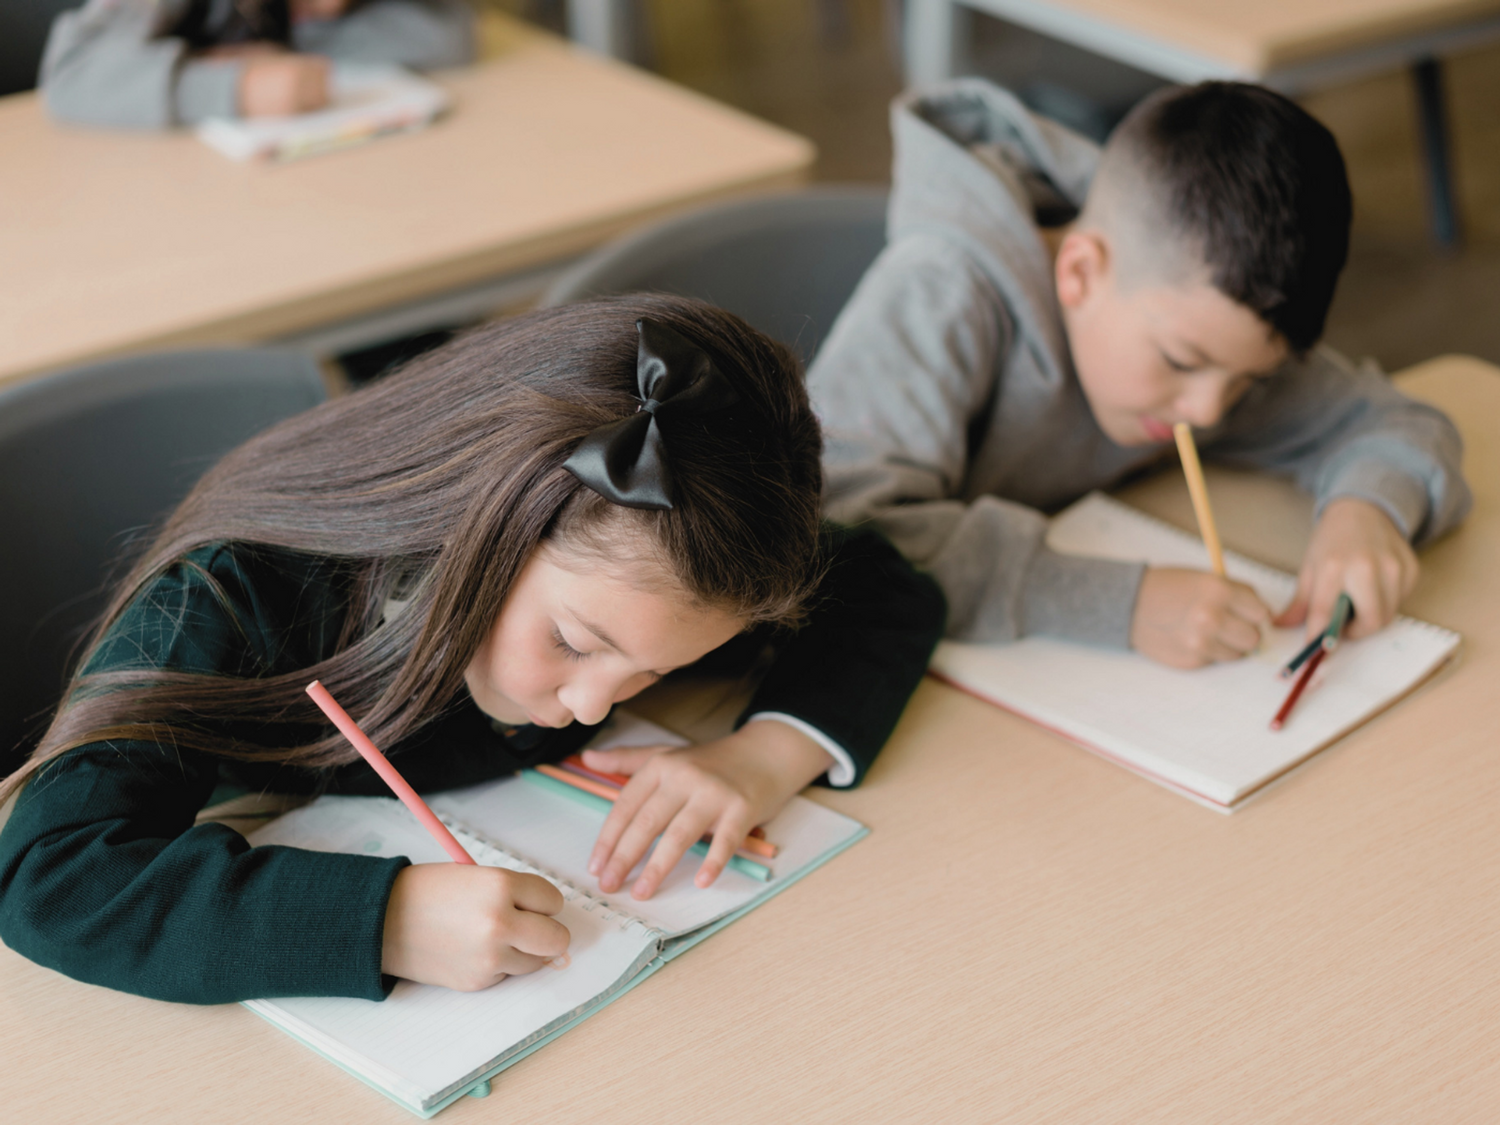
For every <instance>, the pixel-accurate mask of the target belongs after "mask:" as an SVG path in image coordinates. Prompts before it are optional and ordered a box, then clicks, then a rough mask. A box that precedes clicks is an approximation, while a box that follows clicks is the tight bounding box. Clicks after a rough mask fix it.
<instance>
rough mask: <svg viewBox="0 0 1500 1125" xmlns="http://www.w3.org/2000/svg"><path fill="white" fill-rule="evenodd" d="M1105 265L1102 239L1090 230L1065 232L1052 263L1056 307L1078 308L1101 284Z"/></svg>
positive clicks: (1105, 249) (1106, 251)
mask: <svg viewBox="0 0 1500 1125" xmlns="http://www.w3.org/2000/svg"><path fill="white" fill-rule="evenodd" d="M1109 265H1110V253H1109V246H1108V245H1107V244H1106V243H1105V241H1104V238H1103V236H1101V235H1100V234H1098V233H1097V232H1096V231H1092V230H1074V231H1069V232H1068V233H1067V235H1066V236H1064V238H1063V240H1062V244H1061V245H1060V246H1059V247H1058V248H1057V259H1056V261H1055V262H1054V263H1053V276H1054V279H1055V282H1056V285H1057V300H1058V303H1059V304H1060V305H1062V307H1063V308H1065V309H1072V310H1077V309H1079V308H1081V307H1082V306H1083V305H1084V304H1086V303H1087V302H1088V299H1089V298H1090V297H1091V296H1093V295H1094V294H1095V293H1096V292H1098V290H1099V288H1100V286H1101V285H1102V284H1103V283H1104V281H1105V278H1106V275H1107V274H1108V271H1109Z"/></svg>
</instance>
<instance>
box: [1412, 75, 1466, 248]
mask: <svg viewBox="0 0 1500 1125" xmlns="http://www.w3.org/2000/svg"><path fill="white" fill-rule="evenodd" d="M1411 73H1412V82H1413V84H1414V85H1415V86H1416V89H1417V115H1418V118H1419V121H1420V125H1421V130H1422V159H1423V165H1424V167H1425V169H1426V172H1427V201H1428V217H1429V221H1430V222H1431V224H1432V238H1433V241H1434V242H1436V243H1437V244H1438V246H1439V247H1441V248H1442V249H1444V250H1452V249H1456V248H1457V247H1458V243H1459V237H1460V234H1459V225H1458V202H1457V200H1456V199H1455V197H1454V191H1453V151H1452V145H1451V143H1450V141H1449V137H1448V111H1447V104H1446V102H1445V100H1444V98H1443V64H1442V62H1441V60H1439V59H1435V58H1426V59H1422V60H1421V61H1420V62H1418V63H1416V64H1415V65H1414V66H1413V67H1412V72H1411Z"/></svg>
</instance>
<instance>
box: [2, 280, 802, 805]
mask: <svg viewBox="0 0 1500 1125" xmlns="http://www.w3.org/2000/svg"><path fill="white" fill-rule="evenodd" d="M641 317H651V318H653V319H655V320H658V321H660V322H662V323H664V324H666V325H667V326H669V327H671V328H673V329H675V330H676V331H677V332H678V333H680V334H681V335H682V336H683V337H685V338H686V339H687V340H689V341H690V342H692V343H693V344H696V345H697V346H699V347H701V348H702V349H704V350H705V351H706V352H707V353H708V354H709V356H710V357H711V358H712V360H713V362H714V363H715V365H716V366H718V368H719V369H720V370H721V371H722V372H723V373H724V375H725V376H726V377H727V378H728V379H729V380H730V381H731V382H732V383H733V385H734V387H735V389H736V390H737V391H738V392H739V395H740V401H739V403H738V404H736V405H735V406H732V407H729V408H727V409H723V410H717V411H713V412H710V413H707V414H703V415H699V416H695V417H692V418H688V419H683V420H681V421H677V422H676V423H674V425H673V426H672V427H671V428H670V429H669V430H667V431H666V432H665V433H664V438H665V441H666V444H667V450H668V455H669V456H670V458H671V462H672V468H673V479H674V490H675V496H674V506H673V508H672V509H670V510H666V511H641V510H636V509H629V508H622V507H619V506H617V505H614V504H611V503H609V502H608V501H606V500H605V499H604V498H603V497H601V496H599V495H598V494H596V493H594V492H593V491H591V490H590V489H588V488H586V487H584V486H583V485H582V484H580V483H579V481H578V480H577V479H576V478H575V477H574V476H573V475H572V474H571V473H569V472H567V471H566V470H565V469H564V468H563V467H562V466H563V462H564V461H565V460H566V459H567V458H568V456H569V454H570V453H571V452H572V451H573V449H574V448H575V447H576V446H577V445H578V443H579V442H580V441H581V440H582V439H583V437H584V436H585V435H587V434H588V433H589V432H590V431H592V430H594V429H595V428H596V427H598V426H601V425H603V424H605V423H608V422H611V421H613V420H616V419H618V418H621V417H624V416H625V415H627V414H629V413H631V412H633V411H634V410H636V409H637V407H638V405H639V403H638V400H637V398H636V397H635V391H636V340H637V334H636V327H635V322H636V321H637V319H639V318H641ZM820 452H821V438H820V436H819V431H818V426H817V422H816V420H815V419H814V417H813V414H812V412H811V410H810V408H809V406H808V401H807V394H806V391H805V390H804V388H803V384H802V379H801V372H800V370H799V367H798V364H797V360H796V358H795V357H794V356H793V355H792V353H791V352H790V351H788V350H787V349H786V348H784V347H783V346H781V345H780V344H778V343H776V342H774V341H772V340H770V339H769V338H767V337H766V336H764V335H762V334H760V333H759V332H756V331H755V330H754V329H752V328H750V327H749V326H748V325H746V324H745V323H744V322H743V321H741V320H739V319H738V318H736V317H734V316H732V315H730V314H729V313H726V312H723V311H721V310H718V309H715V308H712V307H711V306H709V305H706V304H703V303H701V302H698V301H692V300H688V299H685V298H677V297H669V296H664V295H649V294H636V295H632V296H628V297H619V298H608V299H604V300H598V301H591V302H587V303H583V304H577V305H570V306H566V307H564V308H559V309H550V310H544V311H540V312H535V313H531V314H529V315H527V316H523V317H519V318H516V319H513V320H509V321H503V322H500V323H496V324H493V325H490V326H487V327H485V328H481V329H479V330H477V331H475V332H473V333H471V334H469V335H467V336H464V337H462V338H460V339H458V340H456V341H454V342H453V343H451V344H449V345H447V346H446V347H444V348H442V349H440V350H438V351H436V352H433V353H431V354H429V355H428V356H425V357H423V358H422V359H419V360H417V361H416V362H415V363H413V364H412V365H410V366H409V367H407V368H406V369H405V370H403V371H401V372H399V373H397V374H395V375H392V376H390V377H388V378H386V379H384V380H382V381H381V382H379V383H377V384H375V385H374V386H372V387H369V388H367V389H364V390H360V391H357V392H355V393H353V394H351V395H348V396H346V397H343V398H340V399H335V400H333V401H331V402H328V403H325V404H324V405H322V406H319V407H316V408H314V409H313V410H310V411H308V412H306V413H305V414H301V415H298V416H297V417H294V418H291V419H288V420H287V421H285V422H283V423H281V424H279V425H277V426H274V427H272V428H271V429H269V430H267V431H265V432H264V433H262V434H260V435H258V436H257V437H255V438H252V439H251V440H250V441H248V442H246V443H245V444H244V445H242V446H240V447H239V448H238V449H236V450H234V451H233V452H231V453H230V454H229V455H228V456H226V457H225V458H224V459H223V460H222V461H221V462H220V463H219V464H218V465H216V466H215V467H214V468H213V469H212V470H210V471H209V472H208V474H207V475H206V476H204V478H203V479H202V480H201V481H200V482H199V483H198V485H197V487H196V488H194V489H193V491H192V492H191V493H190V494H189V495H188V497H187V499H185V500H184V501H183V502H182V504H181V505H180V506H179V507H178V508H177V510H176V512H174V513H173V515H172V516H171V517H170V519H169V520H168V521H167V524H166V526H165V527H164V528H163V530H162V532H161V534H160V535H159V537H158V538H157V539H156V541H155V542H154V543H153V544H152V545H151V547H150V548H149V549H148V550H147V551H146V552H145V554H144V556H143V557H142V558H141V559H140V560H139V561H138V562H137V563H136V564H135V566H134V568H133V569H132V570H131V571H130V573H129V574H128V576H127V577H126V578H125V579H124V580H123V582H122V583H121V584H120V585H119V587H118V588H117V590H116V591H115V593H114V596H113V598H112V600H111V602H110V604H109V607H108V608H107V610H106V611H105V613H104V616H103V618H102V620H101V621H100V622H99V624H98V626H97V627H96V629H95V631H94V632H93V634H92V635H91V638H90V640H89V643H88V644H87V646H86V647H85V650H84V652H83V654H82V656H81V658H80V661H79V665H78V667H79V668H80V669H82V668H84V667H86V666H87V663H88V660H89V658H90V656H91V655H92V654H93V652H94V651H95V650H96V649H97V648H98V646H99V644H100V641H101V639H102V638H103V637H104V635H105V634H106V632H107V631H108V630H109V629H110V627H111V626H112V625H113V624H114V623H115V622H116V621H118V620H119V618H120V616H121V614H122V613H123V612H124V610H125V609H126V607H127V606H129V605H130V603H131V602H132V601H133V600H134V599H135V598H137V597H138V596H139V595H140V594H141V593H142V592H143V591H144V590H145V589H146V588H147V587H149V586H150V585H151V583H152V582H153V581H154V580H156V579H157V578H158V577H159V576H161V575H162V574H163V573H164V572H165V571H166V570H167V569H168V568H170V567H172V566H174V565H189V563H188V562H186V561H185V558H184V557H185V556H186V555H188V554H189V552H192V551H194V550H195V549H197V548H200V547H203V546H205V545H208V544H215V543H233V544H244V545H248V546H251V547H253V546H255V545H261V546H268V547H274V548H282V549H290V550H293V551H300V552H306V553H308V554H312V555H317V556H325V557H328V558H331V559H334V560H337V561H338V563H339V565H340V566H341V567H342V568H346V569H347V572H348V575H349V582H350V589H351V594H350V596H349V600H348V605H347V609H346V612H345V616H344V620H343V622H342V626H341V631H340V634H339V640H338V642H337V644H336V646H335V651H334V653H333V655H331V656H329V657H328V658H326V659H324V660H322V661H320V662H318V663H315V664H312V665H310V666H308V667H306V668H301V669H298V670H296V671H295V672H292V673H288V674H283V675H267V676H263V677H259V678H255V677H247V678H233V677H226V676H214V675H197V674H190V673H184V672H169V671H163V670H159V669H147V670H143V671H136V670H132V671H122V670H116V671H100V672H93V673H90V674H88V675H83V674H81V673H75V676H74V678H73V680H72V682H71V684H70V685H69V688H68V691H67V693H66V695H65V696H64V704H63V705H62V706H61V707H60V708H59V710H58V712H57V714H56V715H55V716H54V717H53V720H52V723H51V725H50V727H49V728H48V729H47V731H46V733H45V734H44V735H43V737H42V739H41V741H40V743H39V744H38V746H37V748H36V750H35V751H34V752H33V754H32V756H31V758H30V760H29V761H28V762H27V763H26V765H25V766H23V767H22V768H21V769H20V770H18V771H16V772H15V773H14V774H12V775H11V776H10V777H9V778H7V779H5V780H4V781H3V782H0V801H3V800H4V799H5V798H6V797H7V796H9V795H10V794H11V793H12V792H14V791H15V790H16V789H17V788H18V787H19V786H20V785H21V784H23V783H24V781H25V780H26V779H27V778H28V777H30V776H31V775H33V774H34V773H35V772H36V771H37V770H38V769H39V768H40V767H41V766H43V765H44V764H45V763H46V762H48V761H50V760H52V759H54V758H56V757H58V756H59V755H61V754H63V753H66V752H67V751H68V750H70V749H73V748H75V747H78V746H82V745H85V744H88V743H92V742H101V741H118V740H139V741H148V742H156V743H166V744H171V745H176V746H180V747H184V748H192V749H197V750H202V751H206V752H209V753H213V754H218V755H223V756H226V757H234V758H240V759H247V760H259V761H282V762H291V763H296V764H298V765H301V766H306V767H313V768H316V767H326V766H332V765H337V764H341V763H344V762H348V761H351V760H353V758H354V751H353V750H352V749H350V748H349V747H348V746H347V744H346V743H345V742H344V741H343V740H342V739H341V738H340V737H339V736H337V735H336V734H332V733H329V734H326V735H321V736H319V737H317V738H316V739H315V740H313V741H306V740H305V739H306V737H307V736H306V735H305V734H304V735H302V736H301V737H299V738H295V739H292V740H291V741H292V742H293V743H294V744H290V745H289V744H288V741H289V740H288V738H287V732H288V731H289V730H296V729H297V727H298V726H302V729H303V730H304V731H316V732H323V731H326V729H327V728H326V727H324V726H322V725H321V724H320V723H319V721H318V718H317V716H316V712H315V711H314V710H313V709H312V704H311V702H310V701H309V700H308V698H307V697H306V695H305V694H304V692H303V688H304V687H305V685H306V684H307V683H308V681H310V680H312V679H313V678H315V677H316V678H317V679H320V680H322V681H323V682H324V683H325V684H327V685H328V688H329V690H330V691H332V692H333V693H334V695H335V696H337V697H338V698H339V699H340V700H341V701H342V702H343V703H344V705H345V707H346V708H347V709H348V710H349V711H350V713H351V714H352V715H354V717H355V719H356V720H357V721H358V722H359V723H360V724H361V725H362V726H363V727H364V728H365V730H366V731H367V732H368V733H369V734H370V736H371V737H372V738H373V739H374V741H375V742H376V743H377V744H378V745H385V746H393V745H395V744H396V743H397V742H398V741H400V740H401V739H402V738H403V737H405V736H406V735H408V734H410V733H412V732H413V731H415V730H416V729H417V728H419V727H420V726H422V725H423V724H424V723H426V722H428V721H429V720H431V719H432V718H434V717H435V716H437V715H438V714H439V713H441V712H442V710H443V709H444V708H445V707H446V706H448V705H449V704H450V703H451V702H452V701H453V700H454V699H455V697H457V696H458V693H459V690H460V688H461V687H462V685H463V673H464V669H465V667H466V666H467V665H468V663H469V661H470V660H471V659H472V657H473V654H474V652H475V651H476V650H477V649H478V647H479V645H480V643H481V642H482V640H483V638H484V637H485V635H486V634H487V632H488V630H489V629H490V627H491V626H492V624H493V623H494V621H495V619H496V617H497V615H498V614H499V612H500V607H501V605H502V603H503V602H504V601H505V598H506V595H507V594H508V592H509V591H510V589H511V586H512V584H513V583H514V582H515V580H516V577H517V575H518V574H519V573H520V571H521V569H522V567H523V566H524V565H525V564H526V562H527V560H528V559H529V558H530V557H531V555H532V553H533V552H534V551H535V550H536V548H537V546H538V545H539V544H540V543H542V542H543V541H544V540H549V541H554V542H557V543H559V544H561V545H564V546H566V547H569V548H572V549H576V550H581V551H585V552H588V553H590V554H592V555H593V556H596V557H597V556H602V555H606V554H607V555H610V556H611V557H621V554H622V552H623V553H624V554H625V555H630V554H632V553H633V554H634V555H636V556H640V555H642V554H643V553H644V554H647V555H649V556H650V557H652V558H654V559H656V560H658V561H660V562H661V563H662V564H663V565H664V566H665V568H666V572H667V573H668V574H669V575H671V576H672V578H673V579H674V580H675V581H676V582H677V583H678V584H679V585H680V586H681V588H682V589H683V591H685V592H686V593H687V595H688V596H690V597H692V598H693V599H695V600H697V601H699V602H701V603H703V604H706V605H711V606H714V607H717V608H721V609H725V610H727V611H729V612H732V613H733V614H735V615H737V616H739V617H740V618H741V619H742V620H744V621H745V622H746V623H747V624H749V623H752V622H766V621H770V622H779V623H795V621H796V620H797V619H798V618H799V617H800V615H801V613H802V612H803V610H804V608H805V606H806V603H807V601H808V599H809V597H810V596H811V592H812V590H813V588H814V587H815V584H816V582H817V579H818V575H819V573H820V570H819V568H820V562H819V559H818V549H817V527H818V497H819V491H820V485H821V476H820V469H819V454H820ZM205 577H206V575H205ZM210 581H211V580H210ZM395 595H399V596H401V597H402V598H409V599H410V604H409V605H407V607H406V608H405V609H404V610H403V611H402V612H400V613H399V614H397V615H395V616H394V617H393V618H392V619H389V620H387V619H385V618H384V617H383V613H382V611H383V609H384V607H385V605H386V602H387V599H389V598H391V597H392V596H395ZM220 596H221V597H222V592H220ZM248 716H255V717H256V721H257V723H258V724H259V727H258V729H262V730H264V731H265V732H266V737H265V739H264V740H260V739H257V740H256V741H255V742H253V743H252V742H246V741H237V740H235V739H234V738H232V737H230V736H228V735H226V734H225V733H224V731H225V729H226V724H228V723H231V722H233V721H235V720H244V719H245V718H246V717H248ZM304 724H306V726H303V725H304ZM278 733H279V736H278Z"/></svg>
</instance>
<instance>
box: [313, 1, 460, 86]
mask: <svg viewBox="0 0 1500 1125" xmlns="http://www.w3.org/2000/svg"><path fill="white" fill-rule="evenodd" d="M295 34H296V45H297V49H298V50H299V51H308V52H311V53H314V54H319V55H328V56H330V57H332V58H336V59H348V60H350V61H351V62H370V63H396V64H398V65H400V66H409V67H411V68H412V69H414V70H437V69H439V68H441V67H446V66H462V65H464V64H465V63H470V62H473V61H474V53H475V32H474V11H473V9H472V8H470V7H469V5H468V4H467V3H465V2H464V0H372V2H371V3H367V4H361V5H360V6H359V7H357V8H355V9H354V10H353V11H351V12H350V13H349V14H348V15H346V16H343V17H341V18H339V19H336V20H329V21H327V22H324V23H308V24H300V25H299V26H298V27H297V29H296V33H295Z"/></svg>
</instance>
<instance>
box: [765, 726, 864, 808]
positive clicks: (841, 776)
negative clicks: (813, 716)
mask: <svg viewBox="0 0 1500 1125" xmlns="http://www.w3.org/2000/svg"><path fill="white" fill-rule="evenodd" d="M757 719H771V720H772V721H774V722H778V723H785V724H786V725H787V726H789V727H791V728H792V729H793V730H797V731H801V732H802V733H803V734H805V735H807V737H808V738H810V739H812V740H813V741H814V742H816V743H817V744H818V745H819V746H821V747H822V748H823V749H824V750H826V751H828V756H829V757H830V758H832V759H833V761H834V765H833V767H832V768H831V769H829V771H828V784H829V785H831V786H833V787H834V788H835V789H847V788H848V787H849V786H851V785H853V784H854V777H855V770H854V759H853V758H851V757H849V754H848V752H847V751H846V750H845V749H844V748H843V747H842V746H840V745H839V744H838V743H837V742H835V741H834V740H833V739H831V738H829V737H828V736H827V735H826V734H824V733H823V732H822V731H820V730H819V729H818V728H817V727H815V726H813V725H812V724H811V723H805V722H803V721H802V720H801V719H799V718H797V717H795V716H793V715H788V714H785V713H784V712H781V711H757V712H756V713H755V714H753V715H751V716H750V717H749V718H747V719H746V720H745V722H747V723H753V722H755V721H756V720H757Z"/></svg>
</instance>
